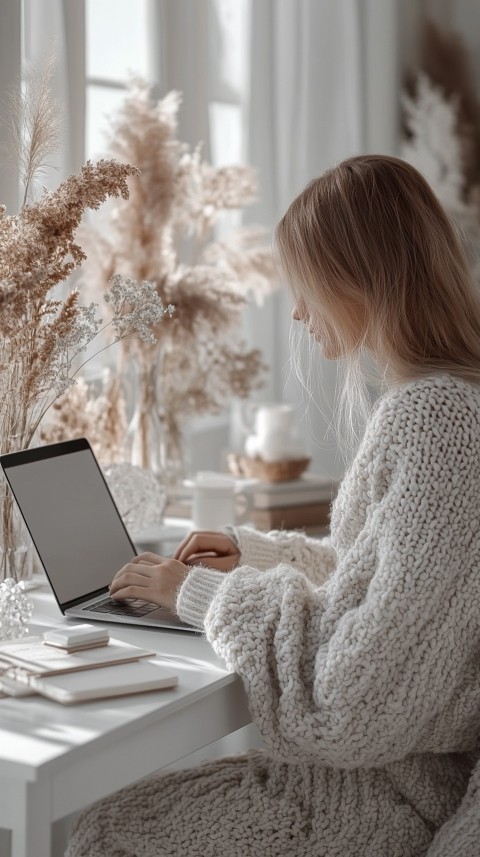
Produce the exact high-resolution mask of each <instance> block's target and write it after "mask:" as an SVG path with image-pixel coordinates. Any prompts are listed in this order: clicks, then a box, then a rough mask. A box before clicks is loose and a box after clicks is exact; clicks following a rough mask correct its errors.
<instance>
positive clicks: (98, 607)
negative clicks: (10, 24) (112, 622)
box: [82, 598, 160, 616]
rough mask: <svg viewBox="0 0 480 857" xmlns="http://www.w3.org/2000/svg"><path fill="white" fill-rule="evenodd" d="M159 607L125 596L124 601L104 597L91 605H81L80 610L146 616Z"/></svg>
mask: <svg viewBox="0 0 480 857" xmlns="http://www.w3.org/2000/svg"><path fill="white" fill-rule="evenodd" d="M159 609H160V608H159V606H158V604H151V603H150V602H149V601H141V600H140V598H126V599H125V601H115V599H114V598H105V599H104V600H103V601H97V602H96V604H92V605H91V606H87V607H82V610H88V611H89V613H113V614H114V615H115V616H146V615H147V613H152V612H153V610H159Z"/></svg>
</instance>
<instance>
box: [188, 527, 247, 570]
mask: <svg viewBox="0 0 480 857" xmlns="http://www.w3.org/2000/svg"><path fill="white" fill-rule="evenodd" d="M236 553H238V548H237V546H236V545H235V543H234V542H233V541H232V539H230V538H229V537H228V536H226V535H225V534H224V533H218V532H213V533H212V532H206V531H203V530H202V531H199V532H193V533H190V536H189V537H188V538H187V539H184V540H183V542H182V543H181V544H180V545H179V547H178V548H177V550H176V551H175V554H174V556H175V559H178V560H180V562H185V563H188V564H189V565H191V562H190V559H191V557H193V556H197V557H198V556H200V555H201V554H204V555H209V556H231V555H232V554H236Z"/></svg>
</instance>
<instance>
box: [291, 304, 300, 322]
mask: <svg viewBox="0 0 480 857" xmlns="http://www.w3.org/2000/svg"><path fill="white" fill-rule="evenodd" d="M292 318H293V320H294V321H301V320H302V316H301V315H300V310H299V309H298V307H297V306H294V307H293V309H292Z"/></svg>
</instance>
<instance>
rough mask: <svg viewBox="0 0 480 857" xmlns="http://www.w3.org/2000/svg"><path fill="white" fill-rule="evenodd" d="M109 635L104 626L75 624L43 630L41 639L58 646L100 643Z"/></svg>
mask: <svg viewBox="0 0 480 857" xmlns="http://www.w3.org/2000/svg"><path fill="white" fill-rule="evenodd" d="M109 637H110V635H109V633H108V631H107V629H106V628H97V627H95V625H88V624H84V625H75V627H72V628H51V630H50V631H45V633H44V635H43V639H44V640H45V642H46V643H56V644H57V645H60V646H71V645H73V644H77V645H80V644H81V643H101V642H104V641H105V640H108V639H109Z"/></svg>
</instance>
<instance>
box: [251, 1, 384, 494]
mask: <svg viewBox="0 0 480 857" xmlns="http://www.w3.org/2000/svg"><path fill="white" fill-rule="evenodd" d="M398 14H399V13H398V3H397V0H384V2H382V3H381V4H379V3H375V2H374V0H365V2H362V3H358V2H357V0H342V2H341V3H336V2H334V0H320V2H319V0H263V2H262V3H253V4H252V17H251V55H250V75H251V77H250V114H249V125H248V155H247V158H248V160H249V161H250V163H252V164H253V165H254V166H255V167H257V169H258V171H259V174H260V179H261V190H262V193H261V201H260V203H259V204H258V205H257V206H256V210H255V211H253V212H252V213H251V214H250V213H249V215H248V217H253V218H254V219H255V220H256V221H257V222H261V223H263V224H266V225H268V226H273V225H274V223H275V222H276V221H277V220H278V218H279V217H280V216H281V215H282V214H283V212H284V211H285V209H286V208H287V207H288V204H289V202H290V201H291V200H292V199H293V197H294V196H295V195H296V194H297V193H298V192H299V191H300V190H301V189H302V187H303V186H304V185H305V184H306V183H307V182H308V181H309V180H310V179H312V178H314V177H315V176H317V175H319V174H320V173H321V172H322V171H323V170H324V169H326V168H327V167H329V166H331V165H333V164H334V163H335V162H336V161H339V160H341V159H342V158H344V157H347V156H349V155H352V154H357V153H360V152H365V151H378V152H385V153H391V154H393V153H394V152H395V150H396V146H397V139H398V115H399V89H400V87H399V56H398ZM250 324H251V326H252V330H253V333H251V335H252V336H253V338H254V339H255V338H256V337H258V339H259V340H260V341H262V342H264V343H265V350H266V353H267V359H268V360H269V362H270V365H271V367H272V379H271V391H270V395H272V396H273V397H275V398H278V399H282V398H287V399H289V400H291V401H294V402H297V403H299V404H300V400H301V392H300V388H299V385H298V382H297V381H296V379H294V378H292V377H291V376H290V373H289V369H288V365H289V330H290V304H289V299H288V296H287V294H286V293H285V292H284V293H283V294H281V295H278V296H277V298H276V300H275V302H274V305H273V306H272V304H271V303H269V304H268V306H266V307H265V308H264V309H263V310H261V311H260V312H258V311H255V313H251V318H250ZM321 373H322V376H323V377H322V399H323V401H322V402H321V405H322V410H324V412H325V413H324V414H323V415H322V414H321V413H319V411H318V410H317V409H316V407H315V406H313V405H307V413H306V422H307V423H310V424H311V428H309V429H307V432H308V433H310V432H312V434H313V435H314V436H315V437H316V438H317V439H319V440H320V443H319V445H316V444H315V442H314V441H313V440H311V441H310V442H311V449H310V452H311V454H312V458H313V463H312V469H314V470H318V471H321V472H324V473H326V474H328V475H331V476H334V477H339V476H340V475H341V473H342V470H343V466H344V465H343V462H342V460H341V459H340V457H339V456H338V455H337V451H336V444H335V442H334V440H333V438H331V439H330V441H328V442H326V441H325V442H322V438H323V437H324V436H325V432H326V430H327V428H328V424H329V417H330V416H331V413H332V411H333V405H334V398H335V384H336V367H335V364H332V363H330V362H328V361H322V365H321ZM304 407H305V406H304V405H303V404H302V405H301V406H300V412H303V409H304Z"/></svg>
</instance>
